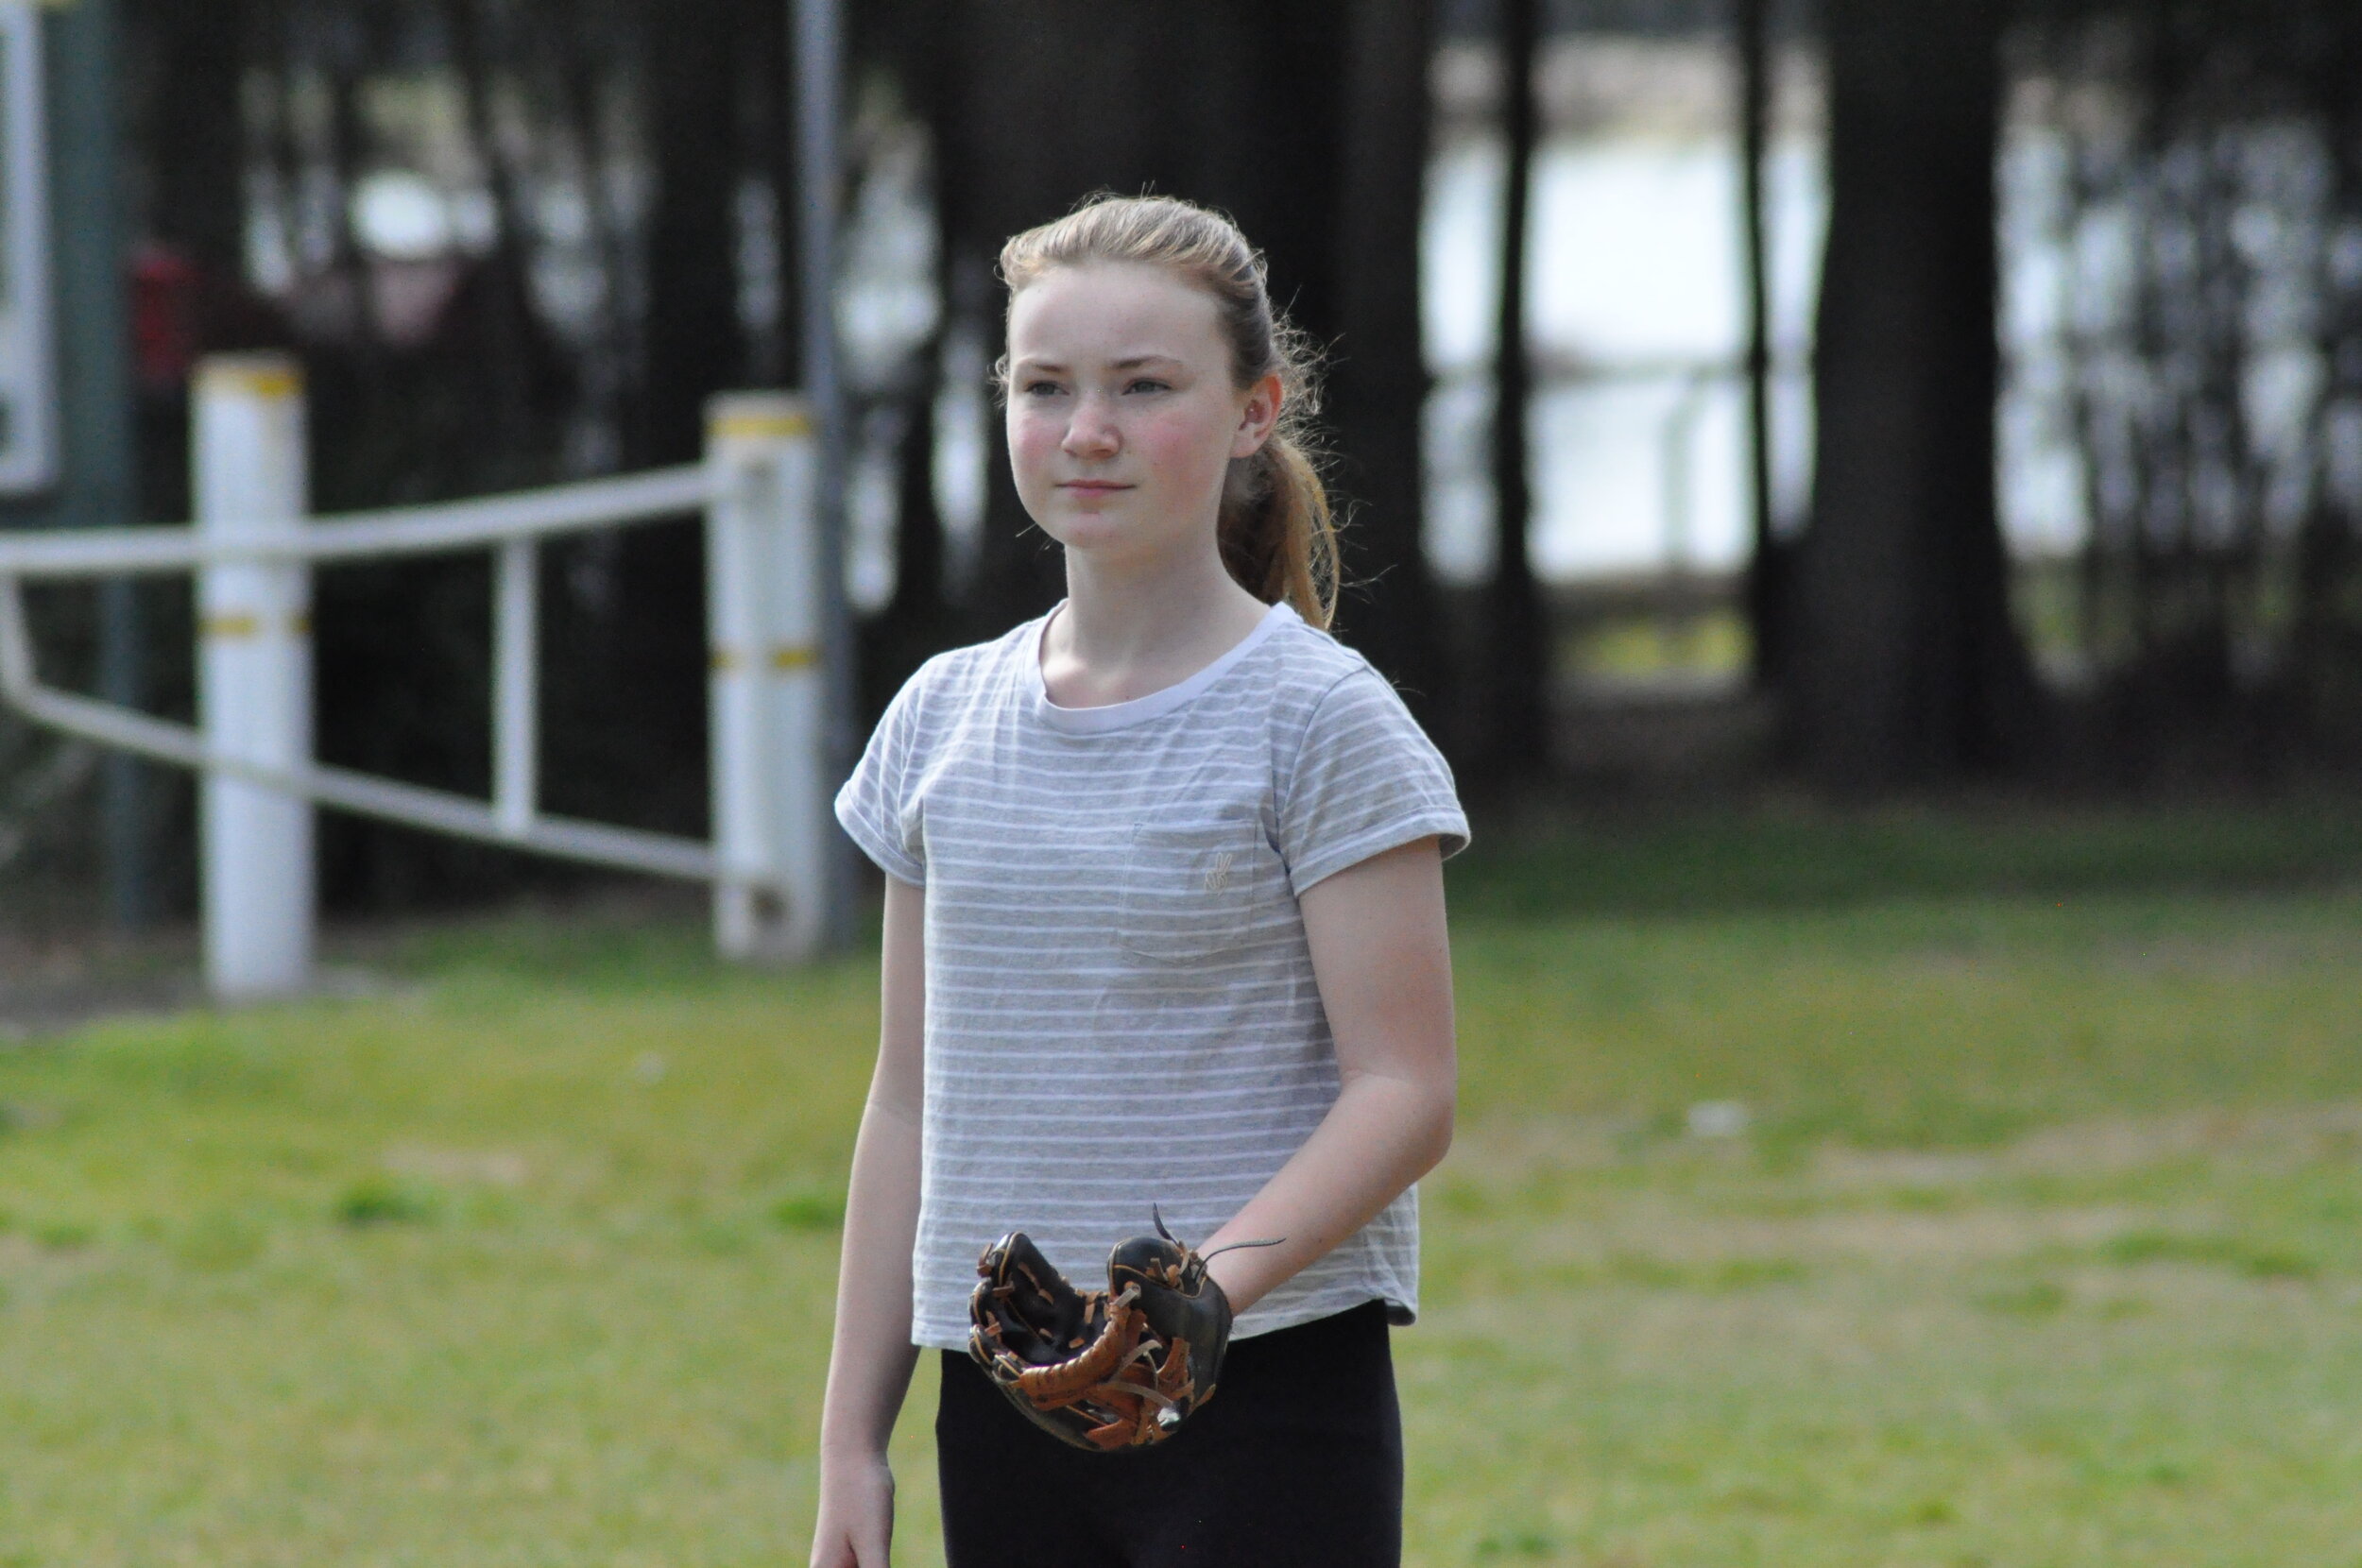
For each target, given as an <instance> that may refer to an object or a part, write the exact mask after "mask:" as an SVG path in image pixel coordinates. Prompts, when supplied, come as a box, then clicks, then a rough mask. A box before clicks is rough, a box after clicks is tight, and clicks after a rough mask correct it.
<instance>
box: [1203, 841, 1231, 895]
mask: <svg viewBox="0 0 2362 1568" xmlns="http://www.w3.org/2000/svg"><path fill="white" fill-rule="evenodd" d="M1229 885H1230V851H1229V850H1227V849H1224V850H1222V851H1220V852H1219V853H1217V854H1216V855H1215V856H1214V863H1213V864H1212V865H1210V866H1207V868H1206V891H1207V892H1208V893H1220V892H1221V891H1222V890H1223V889H1224V888H1226V887H1228V886H1229Z"/></svg>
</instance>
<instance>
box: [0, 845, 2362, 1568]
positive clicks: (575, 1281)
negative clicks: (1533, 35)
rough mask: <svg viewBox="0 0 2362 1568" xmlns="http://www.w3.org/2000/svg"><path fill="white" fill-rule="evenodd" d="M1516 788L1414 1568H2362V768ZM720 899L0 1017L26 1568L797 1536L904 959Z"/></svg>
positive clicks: (1435, 1328) (382, 948)
mask: <svg viewBox="0 0 2362 1568" xmlns="http://www.w3.org/2000/svg"><path fill="white" fill-rule="evenodd" d="M1497 837H1498V839H1499V840H1500V841H1501V842H1499V843H1497V844H1491V845H1488V846H1487V848H1486V850H1485V851H1483V852H1482V853H1481V855H1479V856H1471V857H1470V858H1469V860H1468V861H1467V862H1466V863H1465V864H1464V865H1463V866H1462V867H1460V868H1457V869H1456V870H1455V874H1454V898H1455V904H1456V909H1457V911H1458V913H1457V916H1456V945H1457V956H1458V962H1459V967H1460V983H1461V1015H1462V1039H1463V1052H1464V1059H1465V1074H1464V1081H1465V1090H1464V1099H1463V1103H1464V1114H1463V1128H1462V1133H1461V1137H1460V1140H1459V1143H1458V1145H1457V1146H1456V1148H1455V1150H1454V1151H1453V1154H1452V1157H1451V1159H1450V1161H1449V1162H1448V1164H1447V1165H1446V1167H1445V1169H1444V1170H1443V1171H1442V1172H1441V1173H1439V1175H1438V1176H1437V1177H1436V1178H1434V1179H1433V1180H1432V1181H1431V1182H1430V1183H1429V1187H1428V1200H1429V1201H1428V1220H1427V1235H1428V1274H1429V1278H1428V1286H1427V1312H1426V1316H1425V1318H1424V1320H1423V1321H1422V1322H1421V1324H1420V1325H1419V1326H1418V1327H1416V1328H1414V1329H1411V1330H1408V1331H1405V1332H1403V1333H1402V1334H1400V1335H1399V1336H1398V1337H1397V1339H1396V1346H1397V1354H1398V1356H1399V1359H1400V1365H1401V1369H1402V1377H1403V1387H1404V1398H1405V1410H1406V1419H1407V1422H1408V1423H1409V1427H1410V1437H1411V1444H1412V1470H1411V1504H1410V1510H1409V1512H1410V1520H1409V1522H1410V1539H1411V1545H1412V1560H1413V1561H1414V1562H1417V1563H1421V1564H1429V1565H1442V1564H1535V1563H1563V1564H1583V1565H1586V1568H1672V1565H1696V1568H1706V1565H1713V1568H1730V1565H1753V1564H1765V1565H1772V1564H1777V1565H1790V1564H1794V1565H1805V1564H1811V1565H1814V1568H1831V1565H1851V1564H1895V1565H1905V1564H1908V1565H1926V1568H1970V1565H1987V1568H2003V1565H2009V1568H2037V1565H2060V1568H2065V1565H2070V1564H2073V1565H2086V1564H2090V1565H2097V1564H2173V1565H2183V1564H2187V1565H2201V1564H2202V1565H2215V1564H2221V1565H2230V1564H2253V1565H2256V1568H2265V1565H2268V1568H2311V1565H2319V1568H2362V1423H2358V1422H2357V1421H2356V1420H2355V1414H2354V1413H2355V1412H2356V1411H2357V1410H2362V1228H2358V1227H2357V1221H2362V817H2356V816H2354V815H2353V814H2352V813H2346V814H2343V815H2340V814H2338V813H2335V812H2326V811H2324V812H2311V813H2307V812H2302V811H2283V812H2279V813H2274V814H2271V815H2257V814H2248V813H2240V812H2234V811H2218V812H2191V813H2182V814H2157V813H2150V814H2144V815H2123V814H2116V815H2110V816H2107V817H2104V818H2086V819H2081V820H2075V819H2069V818H2039V819H2036V818H2028V817H2024V816H1993V817H1986V818H1961V817H1927V818H1913V817H1891V818H1881V819H1876V820H1873V821H1866V822H1857V823H1850V824H1849V823H1843V822H1832V821H1823V820H1816V819H1811V818H1797V819H1792V820H1791V819H1778V818H1763V819H1751V820H1744V821H1742V820H1737V819H1731V820H1719V821H1713V822H1697V823H1661V824H1656V825H1645V824H1644V825H1635V824H1631V823H1623V824H1616V823H1608V824H1598V825H1592V826H1589V827H1564V828H1561V829H1559V830H1556V831H1551V832H1537V833H1533V834H1528V835H1523V836H1518V835H1506V834H1504V835H1497ZM703 947H704V944H703V933H702V932H701V930H699V929H697V927H696V926H695V924H694V923H693V922H692V921H689V920H686V919H658V920H650V919H646V918H639V919H624V918H621V917H618V916H615V915H612V914H609V915H604V916H602V915H599V914H596V913H577V914H574V915H571V916H568V917H566V918H564V919H556V920H554V919H550V918H546V917H543V918H534V917H525V916H516V917H511V918H508V919H505V920H490V921H477V922H473V923H470V924H466V925H461V926H453V927H448V928H442V929H431V930H420V931H414V932H410V933H407V934H398V935H385V934H380V935H377V936H373V937H368V938H367V939H354V940H352V941H350V942H348V943H347V945H346V948H347V950H346V952H345V955H344V956H345V960H346V963H347V971H346V972H347V976H348V978H349V979H354V980H355V981H356V983H354V984H353V985H351V986H350V987H349V988H348V989H350V990H351V991H352V993H353V994H351V995H348V996H345V997H341V998H340V999H333V1000H318V1001H312V1002H306V1003H303V1004H300V1005H289V1006H283V1007H274V1008H263V1009H255V1010H250V1011H245V1012H237V1013H224V1014H209V1013H193V1014H184V1015H179V1016H170V1017H152V1018H141V1019H125V1020H118V1021H113V1022H107V1023H100V1024H94V1025H90V1026H86V1027H83V1028H81V1029H79V1030H77V1031H72V1032H69V1033H64V1034H60V1035H53V1036H50V1037H46V1038H43V1039H38V1040H35V1041H32V1042H30V1043H26V1044H23V1045H18V1046H14V1047H9V1048H0V1568H34V1565H40V1568H112V1565H117V1564H121V1565H131V1564H139V1565H143V1568H145V1565H169V1564H225V1565H230V1564H235V1565H248V1564H254V1565H277V1564H299V1563H300V1564H306V1565H313V1564H324V1563H337V1564H417V1565H421V1568H423V1565H429V1564H432V1565H436V1568H476V1565H492V1564H502V1565H508V1564H519V1565H522V1564H561V1563H563V1564H618V1565H626V1564H633V1565H636V1564H649V1565H655V1564H666V1565H722V1564H732V1565H738V1564H756V1563H777V1562H781V1561H800V1560H801V1559H802V1553H803V1550H804V1531H805V1528H806V1526H807V1522H808V1520H809V1516H810V1509H811V1503H812V1482H813V1468H812V1462H811V1444H812V1438H813V1424H814V1420H815V1415H816V1406H817V1401H818V1395H819V1389H820V1371H821V1364H822V1356H823V1355H824V1347H825V1340H826V1331H827V1322H828V1312H829V1306H828V1303H829V1297H830V1287H831V1283H832V1274H833V1264H834V1247H835V1229H834V1227H835V1219H836V1204H837V1186H838V1183H839V1182H840V1180H841V1173H842V1170H843V1168H844V1164H845V1160H846V1156H847V1147H848V1143H849V1139H850V1135H851V1132H852V1126H853V1118H854V1115H855V1110H856V1107H857V1105H858V1101H859V1099H860V1095H861V1092H862V1087H863V1084H864V1077H865V1072H866V1068H867V1053H868V1049H869V1041H870V1035H871V1031H872V1029H873V1028H874V1016H875V1004H874V998H873V997H872V994H871V988H872V985H873V983H874V978H873V977H874V971H873V964H872V963H871V961H870V960H868V959H865V958H855V959H848V960H846V961H843V962H840V963H833V964H830V965H828V966H825V967H822V968H818V969H815V970H812V971H808V972H803V973H797V974H792V975H777V974H762V973H747V972H734V971H730V970H727V969H723V968H720V967H718V966H716V965H714V964H713V963H710V961H709V960H708V959H706V958H705V957H704V956H703ZM928 1406H929V1398H928V1395H927V1392H926V1390H925V1389H924V1388H923V1387H922V1389H920V1390H919V1393H918V1394H917V1395H916V1396H915V1398H914V1401H913V1410H914V1417H913V1419H912V1420H910V1421H908V1422H906V1423H905V1427H904V1430H903V1432H902V1434H901V1436H900V1439H899V1444H898V1446H899V1454H900V1464H899V1470H900V1473H901V1474H902V1476H903V1481H904V1502H905V1514H904V1518H905V1525H904V1531H903V1535H902V1549H901V1551H900V1553H899V1557H898V1560H900V1561H904V1562H910V1563H922V1564H923V1563H929V1562H934V1561H937V1560H938V1554H937V1550H936V1547H935V1542H934V1540H933V1514H932V1500H931V1494H932V1482H931V1477H930V1474H929V1460H928V1455H927V1448H926V1433H925V1421H924V1419H923V1418H924V1415H925V1413H926V1410H927V1408H928Z"/></svg>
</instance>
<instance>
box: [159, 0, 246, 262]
mask: <svg viewBox="0 0 2362 1568" xmlns="http://www.w3.org/2000/svg"><path fill="white" fill-rule="evenodd" d="M249 9H250V8H249V6H248V0H213V3H212V4H209V5H205V6H192V5H189V4H187V3H186V0H140V3H138V4H137V5H135V6H133V7H132V8H131V10H130V18H129V20H130V25H131V26H132V28H133V29H134V31H135V33H136V34H137V35H138V36H140V37H141V38H143V39H144V40H145V44H146V47H145V50H143V51H142V52H143V53H144V54H145V56H146V59H147V60H148V62H149V68H148V69H147V70H146V71H145V72H144V73H143V75H144V77H145V94H144V98H145V102H144V104H143V105H142V106H141V107H142V108H143V109H144V110H145V116H146V121H147V123H146V125H145V132H146V134H145V135H144V136H142V137H141V138H140V140H141V142H142V143H143V144H144V146H143V151H144V152H145V162H146V164H147V168H148V173H149V179H148V189H147V193H146V195H147V200H146V204H145V205H146V219H147V222H146V230H147V235H148V237H149V238H151V239H154V240H157V241H159V242H161V243H163V244H164V245H168V246H170V247H173V248H174V249H175V250H177V251H179V252H180V254H181V255H183V256H185V257H186V258H187V259H188V260H190V261H192V262H194V263H196V264H197V265H198V266H199V267H200V268H202V269H203V270H204V271H205V272H207V273H209V274H212V275H214V277H217V278H220V279H223V280H230V279H235V278H236V277H238V276H239V274H240V273H241V272H242V271H243V270H244V268H245V264H246V199H245V196H246V137H245V122H246V114H245V101H244V97H243V90H244V88H245V85H246V70H247V66H248V50H249V49H250V48H251V46H252V40H251V38H250V36H249V33H248V12H249Z"/></svg>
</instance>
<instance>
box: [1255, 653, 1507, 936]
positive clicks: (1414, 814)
mask: <svg viewBox="0 0 2362 1568" xmlns="http://www.w3.org/2000/svg"><path fill="white" fill-rule="evenodd" d="M1277 804H1278V818H1279V846H1278V847H1279V853H1280V855H1281V856H1282V857H1283V858H1284V859H1285V860H1286V861H1287V862H1288V879H1289V882H1290V884H1291V885H1292V887H1293V888H1294V889H1295V891H1296V893H1297V894H1298V895H1302V894H1303V892H1304V891H1305V889H1307V888H1309V887H1310V886H1311V885H1312V884H1313V883H1315V882H1318V881H1320V880H1322V879H1323V878H1327V877H1332V876H1334V875H1335V874H1336V873H1338V872H1340V871H1343V870H1344V869H1345V868H1346V867H1347V866H1351V865H1358V864H1360V863H1361V861H1366V860H1368V859H1369V858H1370V857H1371V856H1373V855H1378V854H1383V853H1384V852H1385V851H1387V850H1389V849H1395V848H1398V847H1399V846H1401V845H1403V844H1409V843H1411V842H1412V841H1413V840H1415V839H1424V838H1429V837H1430V836H1431V837H1433V838H1435V839H1438V840H1440V841H1441V844H1440V847H1441V848H1442V850H1443V852H1444V854H1445V855H1446V856H1447V857H1448V856H1451V855H1456V854H1458V853H1459V852H1460V851H1461V850H1463V849H1464V848H1466V847H1467V844H1468V818H1467V815H1466V813H1464V812H1463V811H1462V810H1461V809H1460V797H1459V794H1458V793H1457V792H1456V791H1455V790H1454V789H1453V787H1452V777H1451V768H1450V766H1449V764H1447V763H1446V762H1445V760H1444V758H1443V754H1442V753H1441V752H1439V751H1437V750H1436V749H1435V743H1434V742H1433V741H1429V739H1428V738H1427V732H1426V731H1424V730H1422V729H1421V728H1420V727H1419V724H1418V721H1417V720H1415V719H1413V718H1412V717H1411V712H1410V709H1408V708H1406V707H1403V706H1402V699H1401V698H1400V697H1398V696H1396V695H1395V689H1394V688H1393V687H1391V686H1389V685H1387V684H1386V681H1385V679H1384V678H1383V677H1382V676H1380V675H1379V674H1378V673H1377V672H1376V671H1375V670H1372V669H1370V668H1369V667H1368V666H1366V665H1364V666H1362V667H1361V668H1360V669H1357V670H1355V671H1353V672H1352V673H1349V674H1346V675H1344V677H1342V678H1341V679H1339V680H1338V682H1337V683H1336V684H1335V685H1334V686H1331V687H1330V688H1329V689H1328V690H1327V691H1326V692H1325V693H1323V694H1322V696H1321V699H1320V701H1319V702H1318V703H1316V704H1315V705H1314V706H1313V708H1312V713H1311V716H1310V718H1309V720H1308V721H1307V723H1306V724H1305V730H1304V736H1303V740H1302V741H1301V743H1300V744H1299V745H1298V746H1297V748H1296V757H1295V762H1294V765H1293V766H1292V768H1291V769H1290V770H1289V772H1288V774H1287V776H1286V779H1285V782H1284V787H1283V788H1282V790H1281V791H1280V793H1279V799H1278V803H1277Z"/></svg>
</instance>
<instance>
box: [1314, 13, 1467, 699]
mask: <svg viewBox="0 0 2362 1568" xmlns="http://www.w3.org/2000/svg"><path fill="white" fill-rule="evenodd" d="M1343 9H1344V16H1343V18H1342V25H1343V27H1344V43H1345V50H1344V61H1343V65H1344V105H1343V108H1344V136H1343V139H1342V145H1341V146H1340V148H1339V152H1340V160H1339V162H1340V167H1339V171H1338V173H1337V175H1336V177H1335V179H1334V181H1333V182H1334V184H1335V186H1336V188H1337V192H1338V204H1337V208H1336V250H1335V255H1336V262H1335V265H1336V272H1337V315H1336V319H1337V332H1338V339H1339V349H1338V354H1337V368H1336V371H1335V373H1334V375H1333V377H1332V378H1331V381H1330V404H1329V408H1330V416H1329V417H1330V418H1331V420H1332V421H1333V422H1334V424H1335V426H1336V432H1337V447H1338V452H1339V454H1340V456H1341V457H1342V459H1343V461H1342V462H1341V463H1340V464H1339V469H1338V477H1339V478H1340V480H1341V481H1342V482H1343V488H1344V492H1345V495H1346V496H1347V497H1348V498H1349V499H1350V500H1351V501H1352V502H1353V503H1355V508H1354V511H1353V514H1352V526H1351V527H1350V528H1349V529H1348V530H1347V532H1346V535H1345V545H1346V550H1345V563H1346V576H1347V580H1348V582H1350V583H1352V584H1353V585H1354V587H1355V591H1354V592H1353V593H1351V594H1349V595H1347V596H1345V597H1344V598H1343V599H1342V600H1341V602H1340V609H1341V613H1340V614H1339V616H1338V629H1339V631H1340V633H1341V634H1342V635H1343V636H1344V639H1346V640H1347V641H1348V642H1351V643H1352V644H1354V645H1355V646H1356V647H1358V648H1360V649H1361V651H1362V652H1363V653H1364V654H1366V655H1368V656H1369V658H1370V661H1371V662H1372V663H1373V664H1375V665H1377V666H1378V669H1379V670H1380V671H1382V672H1383V673H1385V674H1386V675H1387V677H1388V678H1389V679H1391V680H1392V681H1394V683H1395V685H1396V686H1397V687H1398V688H1400V689H1401V690H1402V693H1403V697H1404V699H1405V700H1406V701H1407V702H1408V703H1409V704H1410V705H1411V708H1412V712H1414V713H1416V714H1417V715H1418V716H1419V717H1420V719H1421V720H1422V721H1425V722H1428V723H1430V724H1431V723H1434V722H1436V721H1437V720H1438V719H1439V718H1440V716H1441V712H1442V705H1443V702H1444V700H1445V697H1446V691H1445V690H1444V658H1443V647H1442V641H1441V639H1440V636H1439V628H1438V626H1437V624H1436V600H1435V588H1434V583H1433V581H1432V579H1431V578H1430V577H1429V573H1428V569H1427V555H1426V554H1425V552H1424V551H1423V550H1422V549H1421V546H1420V520H1421V515H1422V513H1423V511H1424V506H1423V502H1424V500H1425V496H1424V493H1423V492H1424V490H1425V476H1424V465H1423V464H1422V463H1421V461H1420V452H1421V448H1422V446H1423V436H1424V431H1425V420H1424V418H1423V416H1424V412H1425V410H1426V406H1427V355H1426V353H1425V351H1424V347H1423V339H1422V334H1421V330H1420V329H1421V322H1420V315H1419V250H1420V247H1419V224H1420V219H1421V218H1422V217H1423V216H1424V215H1425V213H1424V208H1425V196H1426V191H1427V156H1428V127H1429V113H1428V82H1427V73H1428V56H1429V48H1430V45H1431V43H1432V32H1431V27H1432V23H1431V18H1430V16H1429V6H1428V4H1427V0H1351V3H1350V4H1348V5H1346V6H1344V8H1343ZM1307 172H1308V173H1309V174H1310V177H1311V179H1313V180H1314V181H1321V180H1322V179H1323V177H1322V176H1321V175H1320V174H1319V173H1318V172H1317V171H1307Z"/></svg>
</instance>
